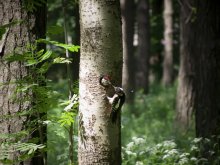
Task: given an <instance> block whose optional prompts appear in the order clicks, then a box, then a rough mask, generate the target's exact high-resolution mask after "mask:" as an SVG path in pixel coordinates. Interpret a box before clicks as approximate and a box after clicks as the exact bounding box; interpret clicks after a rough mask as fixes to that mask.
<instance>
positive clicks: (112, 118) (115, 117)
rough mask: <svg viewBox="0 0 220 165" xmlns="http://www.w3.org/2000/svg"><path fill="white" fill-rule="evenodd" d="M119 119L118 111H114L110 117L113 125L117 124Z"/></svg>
mask: <svg viewBox="0 0 220 165" xmlns="http://www.w3.org/2000/svg"><path fill="white" fill-rule="evenodd" d="M117 117H118V113H117V111H112V112H111V115H110V118H111V120H112V123H114V124H115V123H116V121H117Z"/></svg>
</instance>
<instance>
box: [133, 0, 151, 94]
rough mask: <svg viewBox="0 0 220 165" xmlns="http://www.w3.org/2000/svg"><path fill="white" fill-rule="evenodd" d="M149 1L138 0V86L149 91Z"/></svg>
mask: <svg viewBox="0 0 220 165" xmlns="http://www.w3.org/2000/svg"><path fill="white" fill-rule="evenodd" d="M149 8H150V7H149V1H148V0H138V4H137V27H138V47H137V73H136V88H137V89H143V90H144V93H147V92H148V86H149V68H150V67H149V58H150V18H149Z"/></svg>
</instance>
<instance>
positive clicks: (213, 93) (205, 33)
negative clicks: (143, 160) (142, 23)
mask: <svg viewBox="0 0 220 165" xmlns="http://www.w3.org/2000/svg"><path fill="white" fill-rule="evenodd" d="M219 6H220V5H219V1H217V0H216V1H212V2H211V1H208V0H205V1H199V0H196V1H190V0H187V1H182V4H181V44H182V45H181V64H180V73H179V87H178V97H177V118H178V121H180V122H181V124H183V125H184V126H185V125H187V124H189V121H190V118H191V115H192V112H195V119H196V120H195V122H196V136H197V137H206V138H211V136H212V135H219V134H220V129H219V125H220V123H219V121H220V114H219V111H220V110H219V109H220V105H219V103H218V102H219V97H220V92H219V90H220V86H219V80H220V74H219V66H220V59H219V57H218V54H219V53H220V49H219V38H220V24H219V22H220V7H219ZM216 142H217V141H216ZM217 144H218V145H219V143H218V142H217ZM207 151H208V150H207ZM207 151H205V152H206V156H205V157H206V158H209V159H210V157H211V156H210V155H209V154H208V152H207ZM208 155H209V156H210V157H209V156H208Z"/></svg>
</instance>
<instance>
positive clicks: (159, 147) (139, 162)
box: [122, 137, 220, 165]
mask: <svg viewBox="0 0 220 165" xmlns="http://www.w3.org/2000/svg"><path fill="white" fill-rule="evenodd" d="M188 143H189V144H188V145H189V147H186V148H179V147H178V145H177V144H176V143H175V141H173V140H166V141H162V142H160V143H158V144H156V145H151V144H149V143H147V140H146V139H144V138H137V137H133V138H132V141H131V142H130V143H128V144H127V145H126V146H125V147H123V148H122V156H123V160H124V161H123V165H134V164H136V165H145V164H147V165H155V164H160V165H198V164H209V163H211V164H218V162H219V160H220V156H219V149H215V146H214V145H212V148H211V149H210V150H209V151H208V152H209V153H210V154H212V155H216V156H215V159H213V160H212V161H210V160H208V159H206V158H204V157H203V155H202V152H201V147H202V146H204V143H206V144H208V145H210V144H211V141H210V139H207V138H194V139H193V140H191V141H188Z"/></svg>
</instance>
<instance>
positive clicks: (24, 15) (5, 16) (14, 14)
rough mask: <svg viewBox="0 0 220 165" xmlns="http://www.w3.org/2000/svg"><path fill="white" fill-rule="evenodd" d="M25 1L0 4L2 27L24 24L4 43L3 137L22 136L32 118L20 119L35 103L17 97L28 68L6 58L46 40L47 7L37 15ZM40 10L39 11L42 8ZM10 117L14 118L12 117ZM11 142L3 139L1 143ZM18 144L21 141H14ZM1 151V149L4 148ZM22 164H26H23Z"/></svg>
mask: <svg viewBox="0 0 220 165" xmlns="http://www.w3.org/2000/svg"><path fill="white" fill-rule="evenodd" d="M22 2H23V1H22V0H8V1H3V0H1V1H0V10H1V12H0V26H2V25H5V24H8V23H12V22H15V21H23V22H21V23H19V24H16V25H12V26H11V27H9V28H7V30H6V33H5V34H4V35H3V38H2V39H1V40H0V116H2V117H1V118H0V134H6V135H7V134H18V133H20V132H21V131H24V130H25V127H26V125H27V123H28V122H29V120H30V119H29V118H28V117H27V116H24V115H22V116H20V115H19V114H18V113H21V112H22V111H27V110H28V109H30V108H31V104H32V103H31V101H29V102H28V101H26V102H24V101H22V99H24V98H25V97H27V96H26V95H24V94H23V93H17V94H16V84H15V82H16V81H17V82H19V80H22V79H24V77H25V76H27V75H28V69H27V68H26V67H25V66H24V64H23V63H21V62H11V63H9V62H6V61H4V60H3V58H4V57H5V56H6V55H9V54H14V53H20V54H22V53H23V52H25V51H26V50H27V45H28V44H29V43H34V41H35V39H38V38H44V37H45V29H46V28H45V27H46V26H45V25H46V19H45V18H46V17H45V15H46V13H45V11H46V10H45V4H42V6H41V8H40V10H36V11H35V12H34V13H31V12H27V11H26V10H25V9H24V4H23V3H22ZM38 9H39V8H38ZM9 116H10V117H9ZM5 140H8V139H0V143H1V142H4V141H5ZM10 140H12V141H11V142H17V141H18V140H21V139H16V138H15V139H13V138H12V139H10ZM0 150H1V149H0ZM17 155H19V154H18V153H15V154H14V155H13V158H12V160H16V159H17ZM42 159H43V158H42V157H40V156H39V157H38V158H33V159H32V160H30V161H26V162H23V164H25V165H29V164H32V165H33V164H38V165H40V164H43V160H42ZM21 164H22V163H21Z"/></svg>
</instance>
